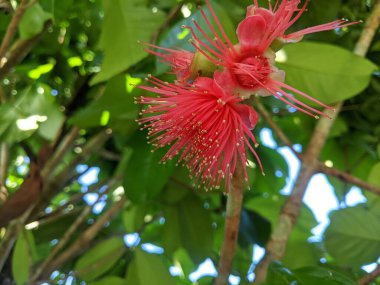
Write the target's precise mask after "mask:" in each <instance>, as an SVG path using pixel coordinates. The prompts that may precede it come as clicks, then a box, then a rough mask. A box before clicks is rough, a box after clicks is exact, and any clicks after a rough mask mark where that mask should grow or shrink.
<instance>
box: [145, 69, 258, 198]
mask: <svg viewBox="0 0 380 285" xmlns="http://www.w3.org/2000/svg"><path fill="white" fill-rule="evenodd" d="M226 76H228V74H225V73H219V72H215V80H214V79H211V78H208V77H198V78H197V79H196V80H195V81H194V83H193V84H192V85H190V84H187V85H184V84H180V85H179V84H172V83H166V82H163V81H161V80H159V79H157V78H155V77H152V76H150V77H149V79H147V80H148V81H149V82H151V83H152V84H153V85H154V87H149V86H141V87H140V88H141V89H144V90H146V91H150V92H153V93H156V94H158V95H159V96H158V97H156V98H154V97H141V98H139V99H138V102H139V103H140V104H145V105H148V108H147V109H145V110H144V111H143V112H142V113H141V115H144V117H143V118H141V119H140V120H139V121H138V122H139V123H140V124H143V125H144V128H146V129H148V136H149V139H150V142H151V143H152V145H153V146H154V147H155V148H156V149H158V148H162V147H165V146H168V145H170V146H171V147H170V149H169V150H168V152H167V153H166V154H165V156H164V157H163V158H162V162H166V161H167V160H171V159H173V158H174V157H175V156H178V163H183V164H184V165H186V166H187V167H188V169H189V170H190V173H191V174H192V175H193V176H194V177H195V178H196V181H197V183H199V184H201V185H204V187H205V188H206V189H207V188H219V187H220V186H221V183H222V181H223V180H224V183H225V189H226V191H228V189H229V186H230V183H231V178H232V176H233V174H234V172H235V170H236V167H237V164H238V163H240V164H241V165H242V167H243V169H244V176H245V180H246V181H248V178H247V171H246V165H247V162H248V160H247V154H246V151H247V149H249V150H250V151H251V152H252V153H253V155H254V156H255V157H256V160H257V162H258V165H259V166H260V168H261V169H262V166H261V162H260V159H259V158H258V156H257V154H256V152H255V150H254V148H253V147H252V146H251V142H252V144H253V145H257V142H256V140H255V137H254V136H253V134H252V132H251V131H252V130H253V129H254V127H255V125H256V123H257V120H258V115H257V113H256V112H255V110H254V109H253V108H252V107H250V106H247V105H244V104H241V102H242V99H241V98H239V97H236V96H233V95H232V88H234V86H231V85H228V84H229V82H230V81H229V80H228V78H226ZM224 81H225V82H226V84H223V83H222V82H224Z"/></svg>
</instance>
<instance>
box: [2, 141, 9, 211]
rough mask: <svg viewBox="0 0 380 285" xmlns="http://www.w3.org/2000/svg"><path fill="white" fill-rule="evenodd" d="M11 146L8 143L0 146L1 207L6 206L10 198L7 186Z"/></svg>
mask: <svg viewBox="0 0 380 285" xmlns="http://www.w3.org/2000/svg"><path fill="white" fill-rule="evenodd" d="M8 163H9V146H8V144H6V143H2V144H0V206H2V205H3V204H4V202H5V201H6V200H7V197H8V190H7V187H6V185H5V181H6V179H7V173H8Z"/></svg>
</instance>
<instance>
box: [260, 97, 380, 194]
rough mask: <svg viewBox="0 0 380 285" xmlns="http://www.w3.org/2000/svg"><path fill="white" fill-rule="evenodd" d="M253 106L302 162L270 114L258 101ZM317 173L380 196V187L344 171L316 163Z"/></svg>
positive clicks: (300, 155) (300, 156)
mask: <svg viewBox="0 0 380 285" xmlns="http://www.w3.org/2000/svg"><path fill="white" fill-rule="evenodd" d="M255 106H256V107H257V109H258V111H259V113H260V114H261V115H262V116H263V117H264V119H265V120H266V122H267V123H268V125H269V126H270V127H271V128H272V130H273V131H274V132H275V133H276V134H277V136H278V137H279V138H280V140H281V141H282V142H283V143H284V144H285V145H287V146H288V147H289V148H290V149H291V150H292V152H293V153H294V155H296V156H297V158H298V159H299V160H302V159H303V157H302V154H300V153H298V152H297V151H296V150H295V149H294V148H293V143H292V142H291V141H290V140H289V138H288V137H287V136H286V135H285V134H284V132H283V131H282V130H281V129H280V128H279V126H278V125H277V124H276V123H275V122H274V121H273V120H272V118H271V116H270V114H269V113H268V111H267V110H266V109H265V107H264V106H263V105H262V104H261V102H260V101H259V100H256V101H255ZM317 171H318V172H321V173H324V174H326V175H331V176H334V177H336V178H338V179H339V180H341V181H343V182H346V183H350V184H353V185H356V186H358V187H360V188H362V189H363V190H368V191H369V192H372V193H374V194H376V195H380V187H378V186H376V185H374V184H371V183H368V182H366V181H364V180H362V179H360V178H358V177H355V176H353V175H351V174H349V173H347V172H345V171H342V170H339V169H336V168H331V167H327V166H326V165H325V164H324V163H323V162H321V161H320V162H318V170H317Z"/></svg>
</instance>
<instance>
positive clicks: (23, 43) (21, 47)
mask: <svg viewBox="0 0 380 285" xmlns="http://www.w3.org/2000/svg"><path fill="white" fill-rule="evenodd" d="M51 24H52V22H51V21H50V20H49V21H47V22H46V23H45V26H44V29H43V30H42V32H41V33H39V34H37V35H35V36H34V37H32V38H30V39H18V40H17V41H16V42H15V43H14V44H13V46H12V48H11V50H10V51H9V56H7V57H3V58H2V59H1V60H2V63H1V67H0V79H3V78H4V77H5V76H7V75H8V73H9V72H10V71H11V69H12V68H13V67H14V66H15V65H17V64H18V63H20V62H21V61H22V60H23V59H24V58H25V57H26V56H27V54H28V53H29V52H30V51H31V49H32V48H33V47H34V45H35V44H36V43H37V42H38V41H39V40H40V39H41V37H42V35H43V34H44V32H45V31H46V30H47V28H48V27H50V25H51Z"/></svg>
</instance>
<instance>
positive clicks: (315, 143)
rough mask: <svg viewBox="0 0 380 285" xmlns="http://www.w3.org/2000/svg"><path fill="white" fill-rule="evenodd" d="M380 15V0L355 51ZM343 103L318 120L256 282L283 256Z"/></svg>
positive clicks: (364, 45)
mask: <svg viewBox="0 0 380 285" xmlns="http://www.w3.org/2000/svg"><path fill="white" fill-rule="evenodd" d="M379 18H380V1H379V0H378V1H377V4H376V6H375V8H374V10H373V12H372V14H371V16H370V17H369V18H368V20H367V24H366V27H365V29H364V30H363V32H362V35H361V37H360V39H359V41H358V43H357V45H356V48H355V54H357V55H359V56H363V57H364V56H365V54H366V53H367V50H368V47H369V46H370V43H371V42H372V39H373V36H374V34H375V31H376V30H377V28H378V26H379V23H380V21H379ZM342 105H343V103H342V102H340V103H338V104H337V105H336V106H335V108H336V113H335V114H334V115H333V116H331V117H332V119H331V120H329V119H327V118H325V117H323V118H321V119H320V120H319V121H318V123H317V126H316V128H315V131H314V134H313V135H312V138H311V140H310V143H309V145H308V148H307V150H306V152H305V155H304V156H303V163H302V166H301V170H300V173H299V176H298V178H297V180H296V183H295V185H294V187H293V190H292V193H291V195H290V196H289V198H288V200H287V201H286V203H285V205H284V207H283V209H282V211H281V213H280V216H279V221H278V223H277V226H276V227H275V228H274V230H273V232H272V235H271V237H270V240H269V242H268V243H267V246H266V252H265V256H264V257H263V259H262V260H261V261H260V262H259V264H258V265H257V266H256V269H255V283H257V284H261V283H263V282H265V280H266V275H267V270H268V266H269V264H270V263H271V261H272V260H279V259H281V258H282V257H283V255H284V253H285V249H286V244H287V241H288V239H289V236H290V234H291V232H292V229H293V227H294V226H295V224H296V221H297V219H298V216H299V213H300V209H301V205H302V198H303V196H304V194H305V191H306V188H307V185H308V183H309V181H310V179H311V177H312V176H313V174H314V173H315V172H316V171H317V170H318V165H319V163H318V158H319V154H320V152H321V150H322V148H323V146H324V144H325V141H326V139H327V137H328V134H329V132H330V129H331V126H332V124H333V123H334V121H335V119H336V117H337V114H338V113H339V111H340V109H341V107H342Z"/></svg>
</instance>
